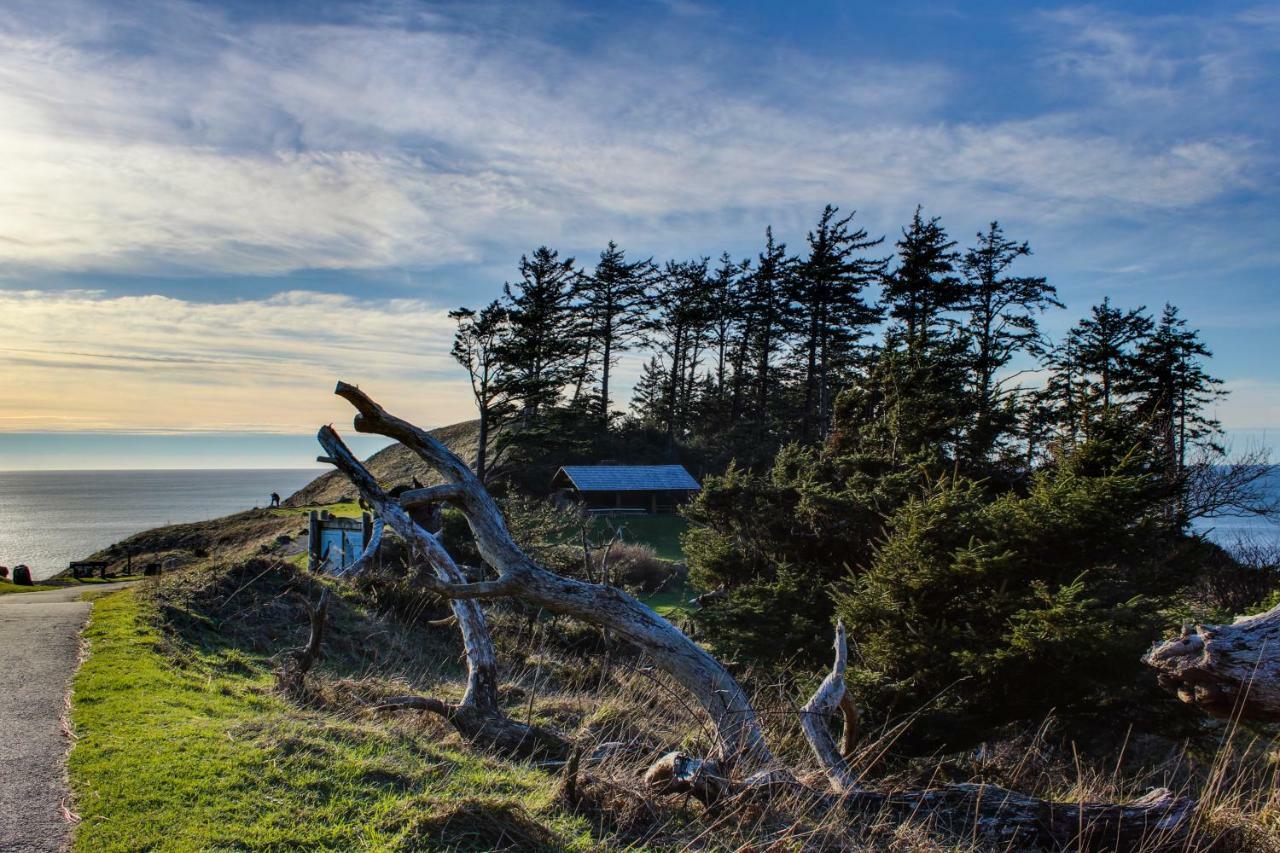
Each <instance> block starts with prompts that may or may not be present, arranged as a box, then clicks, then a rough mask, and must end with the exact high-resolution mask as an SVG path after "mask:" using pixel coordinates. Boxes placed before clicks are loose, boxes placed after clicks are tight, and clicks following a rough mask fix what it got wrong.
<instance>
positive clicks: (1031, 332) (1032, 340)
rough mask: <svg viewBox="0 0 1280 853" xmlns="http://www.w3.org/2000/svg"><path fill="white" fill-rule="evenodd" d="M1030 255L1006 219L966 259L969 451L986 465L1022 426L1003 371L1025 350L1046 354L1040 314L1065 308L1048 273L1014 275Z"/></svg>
mask: <svg viewBox="0 0 1280 853" xmlns="http://www.w3.org/2000/svg"><path fill="white" fill-rule="evenodd" d="M1030 254H1031V247H1030V246H1028V245H1027V244H1026V243H1025V242H1023V243H1019V242H1017V241H1015V240H1010V239H1008V238H1007V237H1006V236H1005V234H1004V231H1003V230H1002V229H1001V228H1000V223H998V222H992V223H991V225H990V226H988V228H987V230H986V231H984V232H980V233H979V234H978V242H977V245H975V246H974V247H973V248H971V249H969V250H968V251H966V252H965V254H964V257H963V259H962V260H961V264H960V269H961V272H962V274H963V281H964V296H963V298H962V299H961V300H960V301H959V303H958V305H957V308H958V309H959V310H960V311H962V312H963V313H964V314H965V315H966V316H965V321H964V322H965V334H966V336H967V338H968V340H969V345H970V351H971V352H970V388H971V391H972V394H973V395H974V405H973V410H974V411H973V415H972V417H971V419H970V423H969V427H968V434H967V436H966V438H965V443H966V445H967V447H966V453H965V455H966V456H967V458H968V461H969V462H970V463H971V464H975V465H981V464H984V463H985V462H986V461H987V460H988V459H989V457H990V455H991V453H992V451H993V450H995V448H996V446H997V445H998V444H999V442H1000V440H1001V438H1002V437H1003V435H1004V434H1005V433H1006V432H1007V431H1009V430H1010V429H1011V428H1012V427H1013V426H1014V425H1015V424H1016V410H1015V409H1014V408H1013V407H1012V406H1011V405H1010V404H1011V402H1012V401H1011V399H1010V398H1009V397H1008V396H1007V392H1006V389H1005V388H1004V387H1003V384H1002V383H1001V381H1000V380H999V374H1000V371H1002V370H1003V369H1004V368H1005V367H1006V366H1007V365H1008V364H1009V363H1010V362H1011V361H1012V360H1013V359H1014V357H1015V356H1016V355H1018V354H1019V353H1021V352H1030V353H1032V354H1036V355H1038V354H1040V353H1041V352H1042V342H1043V341H1042V338H1041V335H1040V324H1039V321H1038V320H1037V319H1036V317H1037V315H1039V314H1042V313H1043V312H1044V311H1046V310H1047V309H1048V308H1050V307H1051V306H1052V307H1057V308H1061V307H1063V306H1062V303H1061V302H1059V301H1058V298H1057V290H1056V289H1055V288H1054V287H1053V286H1052V285H1050V284H1049V283H1048V282H1047V281H1046V280H1045V279H1044V278H1043V277H1041V276H1015V275H1009V274H1008V273H1009V268H1010V267H1011V266H1013V264H1014V263H1015V262H1016V261H1017V260H1018V259H1019V258H1024V257H1027V256H1028V255H1030Z"/></svg>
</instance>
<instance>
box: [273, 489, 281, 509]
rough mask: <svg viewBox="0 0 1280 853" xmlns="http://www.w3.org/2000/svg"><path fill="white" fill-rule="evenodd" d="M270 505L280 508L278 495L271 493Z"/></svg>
mask: <svg viewBox="0 0 1280 853" xmlns="http://www.w3.org/2000/svg"><path fill="white" fill-rule="evenodd" d="M271 505H272V506H280V496H279V495H278V494H276V493H275V492H272V493H271Z"/></svg>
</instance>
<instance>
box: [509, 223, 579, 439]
mask: <svg viewBox="0 0 1280 853" xmlns="http://www.w3.org/2000/svg"><path fill="white" fill-rule="evenodd" d="M580 276H581V273H580V272H579V271H578V270H577V269H576V268H575V267H574V260H573V258H566V259H564V260H561V259H560V257H559V253H558V252H556V251H555V250H553V249H549V248H547V247H546V246H541V247H539V248H537V249H535V250H534V252H533V255H532V257H530V256H522V257H521V258H520V280H519V281H518V282H516V283H515V284H511V283H508V284H506V285H505V286H504V287H503V292H504V293H505V296H506V300H505V301H506V310H507V319H508V323H509V326H510V329H509V333H508V334H507V335H506V337H505V338H504V339H503V341H502V347H501V351H500V353H499V355H500V357H501V359H502V361H503V363H504V364H505V365H506V369H507V372H508V380H507V386H508V389H509V391H510V393H511V395H512V396H513V397H515V398H517V399H518V400H519V401H520V404H521V411H522V419H523V421H524V425H525V426H526V427H528V426H529V425H530V424H531V422H532V421H533V419H534V418H535V417H536V416H537V414H538V411H539V410H540V409H544V408H549V407H553V406H555V405H556V404H557V403H558V402H559V400H560V395H561V391H562V390H563V389H564V387H565V386H566V385H567V384H568V383H569V382H570V381H571V379H572V374H573V369H574V366H575V365H576V364H577V360H578V357H579V356H580V355H581V350H582V347H583V345H584V341H583V337H584V333H585V331H586V330H585V329H582V328H580V325H581V323H580V322H579V320H578V319H577V312H576V311H575V307H574V299H575V296H576V294H577V287H578V281H579V278H580Z"/></svg>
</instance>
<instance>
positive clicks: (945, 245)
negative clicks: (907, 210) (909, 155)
mask: <svg viewBox="0 0 1280 853" xmlns="http://www.w3.org/2000/svg"><path fill="white" fill-rule="evenodd" d="M955 247H956V242H955V241H954V240H951V239H950V238H949V237H948V236H947V232H946V229H944V228H943V227H942V225H941V221H940V220H939V218H938V217H936V216H935V217H933V218H932V219H927V220H926V219H925V218H924V216H923V215H922V209H921V208H920V207H917V208H916V212H915V214H914V215H913V216H912V218H911V224H910V225H909V226H907V227H906V228H903V229H902V239H900V240H898V242H897V250H898V253H897V266H896V268H895V269H894V270H893V272H892V273H891V274H890V275H888V276H886V277H885V281H884V292H883V297H882V298H883V299H884V302H885V305H886V307H887V309H888V314H889V317H890V318H891V319H893V320H895V321H897V322H898V323H899V324H900V325H901V326H902V329H903V338H904V339H905V341H906V343H907V345H908V346H909V347H911V348H913V349H918V350H926V349H928V347H929V343H930V341H931V339H932V338H933V336H934V334H935V332H936V331H937V330H938V327H939V326H940V325H942V324H944V323H945V322H946V320H945V318H946V315H947V314H948V313H949V312H951V311H954V310H955V309H956V308H957V307H958V306H959V305H960V303H961V300H963V299H964V296H965V291H964V286H963V284H962V282H961V281H960V278H959V277H958V276H957V275H956V274H955V269H956V265H957V264H958V263H959V261H960V253H959V252H957V251H956V250H955Z"/></svg>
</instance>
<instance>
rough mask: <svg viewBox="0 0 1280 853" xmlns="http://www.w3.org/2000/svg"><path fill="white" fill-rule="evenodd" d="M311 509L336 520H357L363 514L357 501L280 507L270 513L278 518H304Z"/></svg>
mask: <svg viewBox="0 0 1280 853" xmlns="http://www.w3.org/2000/svg"><path fill="white" fill-rule="evenodd" d="M313 509H317V510H328V512H329V514H330V515H333V516H336V517H338V518H359V517H360V515H361V514H362V513H363V512H364V510H363V509H361V508H360V504H359V503H358V502H357V501H343V502H342V503H333V504H325V505H324V506H282V507H278V508H276V509H273V510H271V512H272V513H274V514H275V515H279V516H287V515H301V516H304V517H305V516H306V515H307V514H308V513H310V512H311V510H313Z"/></svg>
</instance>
